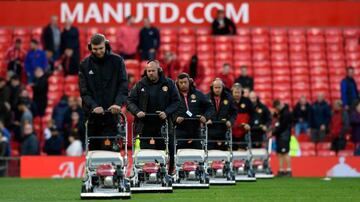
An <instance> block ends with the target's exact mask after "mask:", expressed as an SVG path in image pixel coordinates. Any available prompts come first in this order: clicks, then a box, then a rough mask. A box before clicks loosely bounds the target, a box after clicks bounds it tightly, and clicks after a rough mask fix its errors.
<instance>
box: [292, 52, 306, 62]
mask: <svg viewBox="0 0 360 202" xmlns="http://www.w3.org/2000/svg"><path fill="white" fill-rule="evenodd" d="M290 60H293V61H299V60H300V61H301V60H307V54H306V53H305V52H293V53H291V54H290Z"/></svg>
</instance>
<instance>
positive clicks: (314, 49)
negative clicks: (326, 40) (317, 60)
mask: <svg viewBox="0 0 360 202" xmlns="http://www.w3.org/2000/svg"><path fill="white" fill-rule="evenodd" d="M308 51H309V52H324V51H325V46H324V45H322V44H310V45H309V46H308Z"/></svg>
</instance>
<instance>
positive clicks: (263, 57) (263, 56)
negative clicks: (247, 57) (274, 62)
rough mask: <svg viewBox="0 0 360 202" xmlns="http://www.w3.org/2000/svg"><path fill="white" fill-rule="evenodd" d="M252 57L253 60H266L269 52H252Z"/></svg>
mask: <svg viewBox="0 0 360 202" xmlns="http://www.w3.org/2000/svg"><path fill="white" fill-rule="evenodd" d="M252 58H253V60H254V61H263V60H268V59H269V52H254V53H253V56H252Z"/></svg>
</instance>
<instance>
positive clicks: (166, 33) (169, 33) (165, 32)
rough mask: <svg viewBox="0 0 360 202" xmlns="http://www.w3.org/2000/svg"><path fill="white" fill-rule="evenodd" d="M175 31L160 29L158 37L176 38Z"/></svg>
mask: <svg viewBox="0 0 360 202" xmlns="http://www.w3.org/2000/svg"><path fill="white" fill-rule="evenodd" d="M177 33H178V31H177V29H172V28H162V29H160V35H161V37H163V36H177Z"/></svg>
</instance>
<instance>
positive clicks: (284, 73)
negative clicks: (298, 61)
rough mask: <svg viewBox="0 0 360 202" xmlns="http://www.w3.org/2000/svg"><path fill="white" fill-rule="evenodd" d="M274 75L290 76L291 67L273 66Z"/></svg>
mask: <svg viewBox="0 0 360 202" xmlns="http://www.w3.org/2000/svg"><path fill="white" fill-rule="evenodd" d="M272 74H273V75H282V76H289V77H290V69H289V68H284V67H282V68H273V69H272Z"/></svg>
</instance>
